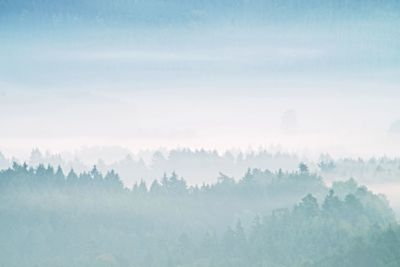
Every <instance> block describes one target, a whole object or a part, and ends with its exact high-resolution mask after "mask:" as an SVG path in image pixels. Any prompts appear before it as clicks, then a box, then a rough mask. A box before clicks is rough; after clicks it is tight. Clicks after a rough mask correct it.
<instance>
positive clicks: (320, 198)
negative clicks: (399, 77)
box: [0, 163, 400, 267]
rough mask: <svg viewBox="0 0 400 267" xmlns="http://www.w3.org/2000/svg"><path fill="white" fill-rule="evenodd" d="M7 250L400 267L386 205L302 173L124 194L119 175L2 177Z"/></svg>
mask: <svg viewBox="0 0 400 267" xmlns="http://www.w3.org/2000/svg"><path fill="white" fill-rule="evenodd" d="M0 244H1V245H0V246H1V249H0V266H18V267H23V266H143V267H145V266H146V267H149V266H160V267H164V266H238V267H239V266H246V267H247V266H352V267H353V266H371V267H372V266H373V267H377V266H378V267H379V266H400V265H399V264H400V230H399V226H398V224H397V222H396V220H395V218H394V215H393V212H392V210H391V208H390V207H389V205H388V203H387V201H386V200H385V198H384V197H383V196H379V195H375V194H373V193H372V192H370V191H368V189H367V188H366V187H363V186H359V185H357V184H356V182H355V181H354V180H349V181H347V182H336V183H333V185H332V186H331V187H327V186H326V185H325V184H324V182H323V180H322V178H321V177H319V176H317V175H315V174H312V173H310V172H309V170H308V168H307V166H306V165H304V164H301V165H300V166H299V170H298V171H295V172H283V171H277V172H270V171H268V170H259V169H249V170H248V171H247V172H246V173H245V174H244V176H243V178H242V179H240V180H239V181H235V180H234V179H233V178H231V177H228V176H226V175H224V174H221V175H220V178H219V179H218V181H217V182H216V183H213V184H204V185H202V186H190V187H189V186H187V184H186V182H185V180H184V179H183V178H180V177H179V176H178V175H177V174H175V173H172V174H171V175H164V177H161V178H160V179H158V180H154V182H153V183H151V184H149V185H147V184H145V183H144V182H142V183H138V184H135V185H134V186H133V188H130V189H128V188H124V186H123V184H122V182H121V181H120V179H119V176H118V174H116V173H115V172H114V171H110V172H108V173H107V174H105V175H103V174H102V173H100V172H99V171H98V170H97V169H96V168H93V170H92V171H90V172H84V173H80V174H76V173H75V172H74V171H72V170H71V171H69V172H68V173H67V174H64V172H63V170H62V169H61V168H53V167H51V166H47V167H45V166H43V165H40V166H39V167H37V168H31V167H29V166H27V165H26V164H23V165H20V164H16V163H15V164H13V167H12V168H9V169H6V170H3V171H1V172H0ZM360 255H362V256H360Z"/></svg>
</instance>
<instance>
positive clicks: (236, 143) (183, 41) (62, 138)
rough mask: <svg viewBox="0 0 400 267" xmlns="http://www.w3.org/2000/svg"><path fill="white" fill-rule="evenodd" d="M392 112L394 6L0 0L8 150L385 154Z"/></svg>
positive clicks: (399, 113) (1, 90) (398, 115)
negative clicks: (274, 148) (270, 149)
mask: <svg viewBox="0 0 400 267" xmlns="http://www.w3.org/2000/svg"><path fill="white" fill-rule="evenodd" d="M398 103H400V3H399V2H398V1H383V0H382V1H377V0H370V1H361V0H357V1H356V0H354V1H349V0H346V1H345V0H342V1H316V0H314V1H298V0H289V1H283V0H282V1H280V0H270V1H255V0H254V1H252V0H237V1H224V0H223V1H216V0H213V1H212V0H203V1H178V0H171V1H167V0H158V1H157V0H146V1H145V0H136V1H127V0H116V1H112V4H111V3H110V1H101V0H100V1H89V0H86V1H49V0H14V1H10V0H0V123H1V125H2V127H1V131H0V150H4V151H8V152H9V153H19V152H21V151H30V150H31V149H32V147H40V148H43V149H49V150H52V151H58V150H65V149H76V148H79V147H80V146H82V145H89V146H92V145H93V146H94V145H100V146H108V145H121V146H125V147H128V148H131V149H140V148H154V147H159V146H166V147H175V146H192V147H206V148H214V147H216V148H219V149H225V148H230V147H247V146H249V145H251V146H254V147H257V146H260V145H264V146H268V145H271V144H274V145H278V144H279V145H282V146H283V147H285V148H287V149H288V150H296V151H304V150H310V151H314V152H321V151H324V152H332V153H337V154H338V155H344V154H346V155H367V154H368V155H371V154H378V155H382V154H389V155H396V153H397V151H399V149H400V135H399V134H397V133H396V131H389V129H391V125H395V124H396V121H397V120H398V119H400V105H399V104H398ZM288 112H291V114H294V117H295V119H294V121H292V122H290V123H292V124H293V125H292V126H291V127H290V128H291V130H290V131H287V129H284V127H282V125H285V124H287V122H286V121H285V116H284V114H287V113H288ZM392 129H394V128H393V127H392ZM399 132H400V130H399Z"/></svg>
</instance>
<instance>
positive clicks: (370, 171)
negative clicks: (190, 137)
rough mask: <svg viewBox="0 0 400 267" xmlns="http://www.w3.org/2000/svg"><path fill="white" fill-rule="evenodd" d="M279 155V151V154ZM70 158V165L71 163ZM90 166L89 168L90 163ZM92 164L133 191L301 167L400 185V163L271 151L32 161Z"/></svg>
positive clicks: (1, 163)
mask: <svg viewBox="0 0 400 267" xmlns="http://www.w3.org/2000/svg"><path fill="white" fill-rule="evenodd" d="M275 150H276V149H275ZM108 154H111V155H114V157H115V159H114V160H112V158H113V157H110V156H109V158H108V161H107V163H106V161H105V160H104V159H102V158H101V156H104V157H105V156H106V155H108ZM99 155H100V156H99ZM66 158H69V159H66ZM13 160H14V161H17V160H16V159H8V158H6V157H5V156H4V155H2V154H1V153H0V168H8V167H9V166H11V165H12V162H13ZM85 162H86V163H85ZM87 162H92V164H95V165H96V166H97V169H98V170H99V171H101V172H105V173H106V172H107V171H108V170H111V169H113V170H115V171H116V172H118V174H119V175H120V178H121V180H122V181H123V182H124V184H125V185H128V186H132V185H133V184H134V183H135V182H137V181H140V180H144V181H146V182H147V183H151V182H152V181H153V179H154V178H155V177H161V176H162V175H163V173H164V172H166V173H172V172H174V171H176V172H177V173H179V174H180V175H182V176H183V177H186V178H187V179H188V180H187V181H188V183H189V184H191V185H193V184H202V183H203V182H206V183H212V182H213V181H215V179H216V177H217V176H218V173H219V172H223V173H225V174H226V175H228V176H230V177H234V178H235V179H236V180H238V179H239V178H240V177H241V176H242V175H243V173H244V172H245V171H246V170H247V168H249V167H250V168H259V169H269V170H271V171H274V172H276V171H278V170H279V169H282V170H285V171H294V170H296V168H297V166H298V165H299V163H300V162H306V163H307V165H308V166H309V168H310V170H312V172H315V173H317V174H320V175H322V176H323V177H324V178H325V180H333V181H334V180H343V179H349V178H354V179H355V180H356V181H358V182H360V183H368V184H371V183H399V182H400V180H399V177H400V159H399V158H388V157H379V158H374V157H372V158H369V159H361V158H358V159H353V158H339V159H333V158H332V157H331V156H329V155H327V154H323V155H321V156H320V157H319V159H317V160H315V161H311V160H306V159H302V158H301V157H300V156H298V155H295V154H288V153H282V152H270V151H268V150H266V149H260V150H258V151H247V152H243V151H226V152H225V153H222V154H220V153H218V152H217V151H212V150H204V149H199V150H191V149H173V150H170V151H164V150H157V151H142V152H140V153H138V154H136V155H131V154H129V151H127V150H122V149H116V148H114V149H112V148H110V149H108V150H107V149H104V150H101V149H94V148H93V149H89V148H88V149H87V150H84V151H81V153H78V154H77V155H75V156H71V155H70V156H69V157H67V155H64V156H62V155H58V154H49V153H42V152H41V151H39V150H38V149H34V150H33V151H32V153H31V155H30V157H29V159H28V160H27V163H28V164H29V166H34V167H38V166H39V165H40V164H44V165H48V164H50V165H52V166H61V167H62V168H63V169H64V170H69V169H74V170H76V172H78V173H81V172H85V171H90V169H91V166H92V164H88V163H87Z"/></svg>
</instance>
